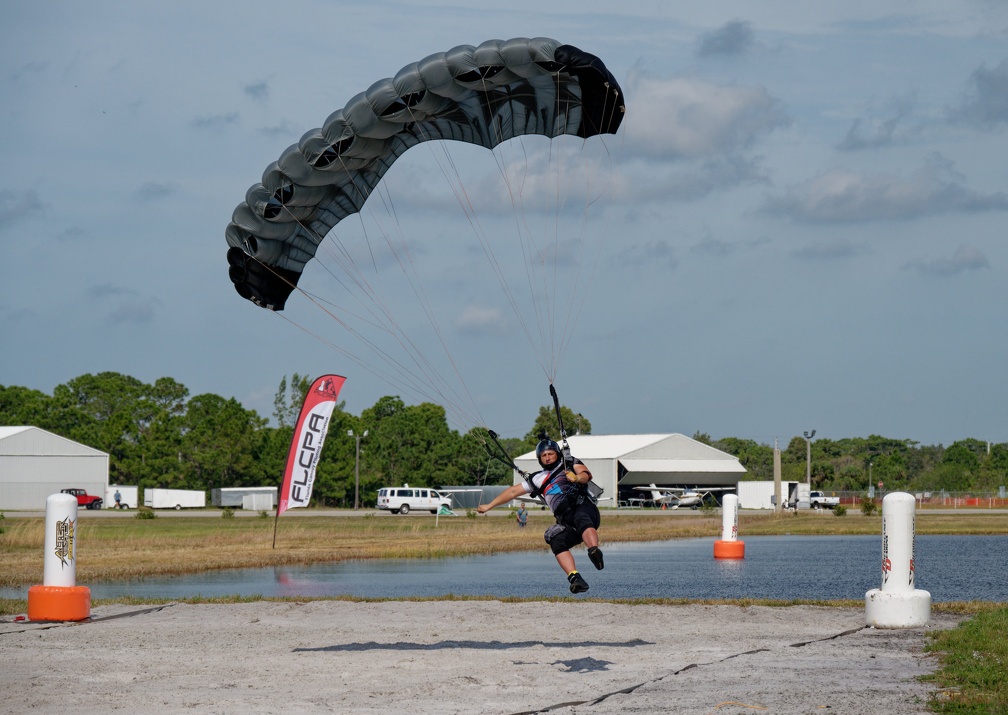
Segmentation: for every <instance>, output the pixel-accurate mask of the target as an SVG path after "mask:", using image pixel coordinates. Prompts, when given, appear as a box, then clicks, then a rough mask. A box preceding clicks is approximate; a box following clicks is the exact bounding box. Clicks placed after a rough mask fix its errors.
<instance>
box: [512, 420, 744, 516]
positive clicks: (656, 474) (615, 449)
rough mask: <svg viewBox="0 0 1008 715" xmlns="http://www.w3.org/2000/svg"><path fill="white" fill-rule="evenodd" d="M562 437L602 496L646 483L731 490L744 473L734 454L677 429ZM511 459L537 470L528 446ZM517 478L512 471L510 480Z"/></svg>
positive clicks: (622, 496)
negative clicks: (512, 475) (667, 431)
mask: <svg viewBox="0 0 1008 715" xmlns="http://www.w3.org/2000/svg"><path fill="white" fill-rule="evenodd" d="M567 442H568V444H569V445H570V448H571V454H572V455H573V456H575V457H577V458H578V459H580V460H581V461H582V462H584V463H585V466H587V467H588V469H590V470H591V473H592V480H593V481H595V482H596V483H597V484H598V485H599V486H600V487H602V488H603V489H605V494H604V495H603V496H604V497H609V498H610V499H620V500H624V499H625V498H626V497H628V496H631V495H633V494H636V495H637V496H640V492H635V490H634V489H633V488H634V487H638V486H648V485H650V484H654V485H656V486H659V487H691V488H703V487H731V488H732V489H734V488H735V486H736V484H737V483H738V482H739V480H740V479H742V478H743V477H744V476H745V473H746V469H745V467H743V466H742V464H741V462H739V461H738V458H737V457H734V456H732V455H730V454H728V453H727V452H722V451H721V450H719V449H715V448H714V447H711V446H709V445H706V444H704V443H703V442H698V441H696V440H695V439H691V438H689V437H687V436H685V435H681V434H678V433H672V434H610V435H593V434H587V435H574V436H573V437H568V438H567ZM515 464H516V465H517V467H518V468H519V469H522V470H524V471H526V472H536V471H538V470H539V469H540V467H539V462H538V461H537V460H536V455H535V452H534V451H532V452H527V453H525V454H523V455H521V456H520V457H518V458H517V459H515ZM520 479H521V475H519V474H518V473H515V475H514V483H515V484H517V483H518V481H519V480H520ZM608 503H609V504H614V503H615V502H613V501H610V502H608Z"/></svg>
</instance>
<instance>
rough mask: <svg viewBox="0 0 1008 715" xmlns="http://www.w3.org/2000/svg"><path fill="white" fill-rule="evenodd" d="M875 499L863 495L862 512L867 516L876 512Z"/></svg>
mask: <svg viewBox="0 0 1008 715" xmlns="http://www.w3.org/2000/svg"><path fill="white" fill-rule="evenodd" d="M875 508H876V507H875V500H874V499H869V498H868V497H861V513H862V514H864V515H865V516H871V515H872V514H874V513H875Z"/></svg>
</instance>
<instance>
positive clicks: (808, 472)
mask: <svg viewBox="0 0 1008 715" xmlns="http://www.w3.org/2000/svg"><path fill="white" fill-rule="evenodd" d="M804 434H805V483H806V484H808V487H809V491H811V490H812V438H813V437H815V430H812V433H811V434H810V433H808V432H805V433H804Z"/></svg>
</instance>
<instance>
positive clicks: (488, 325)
mask: <svg viewBox="0 0 1008 715" xmlns="http://www.w3.org/2000/svg"><path fill="white" fill-rule="evenodd" d="M453 324H454V325H455V329H456V330H458V331H459V332H461V333H501V332H503V331H504V330H505V329H506V328H507V324H508V321H507V318H505V316H504V312H503V311H502V310H501V309H500V308H487V307H484V306H477V305H467V306H466V307H465V308H463V309H462V312H461V313H460V314H459V315H458V316H457V317H456V318H455V320H454V321H453Z"/></svg>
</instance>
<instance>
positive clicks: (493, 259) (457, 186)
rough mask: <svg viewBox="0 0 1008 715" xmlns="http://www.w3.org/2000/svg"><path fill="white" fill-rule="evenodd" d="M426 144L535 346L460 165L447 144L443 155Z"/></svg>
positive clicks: (517, 316) (443, 149) (429, 143)
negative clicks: (477, 212)
mask: <svg viewBox="0 0 1008 715" xmlns="http://www.w3.org/2000/svg"><path fill="white" fill-rule="evenodd" d="M418 125H419V123H418ZM424 144H425V145H426V146H427V147H428V149H429V151H430V153H431V156H432V157H433V158H434V161H435V163H436V164H437V165H438V168H439V169H440V170H441V173H442V175H443V176H444V177H445V180H446V181H447V182H448V185H449V187H450V188H451V190H452V193H453V194H454V195H455V199H456V201H457V202H458V204H459V206H460V207H461V209H462V212H463V214H464V215H465V217H466V219H467V220H468V222H469V225H470V227H471V228H472V230H473V234H474V235H475V236H476V238H477V240H478V241H479V243H480V247H481V248H482V249H483V253H484V255H485V256H486V257H487V260H488V262H489V263H490V266H491V268H492V269H493V271H494V274H495V275H496V276H497V281H498V283H499V284H500V286H501V288H502V290H503V292H504V294H505V297H506V299H507V301H508V303H509V305H510V306H511V309H512V311H513V312H514V314H515V316H516V318H517V320H518V323H519V325H520V327H521V329H522V331H523V332H524V333H525V337H526V339H527V340H528V341H529V344H530V345H531V346H532V347H533V348H534V347H535V343H534V341H533V340H532V336H531V333H530V331H529V328H528V323H527V321H526V320H525V317H524V314H523V312H522V310H521V309H520V307H519V306H518V302H517V300H516V299H515V296H514V293H513V291H512V290H511V286H510V284H509V283H508V280H507V278H506V276H505V274H504V271H503V269H502V267H501V264H500V261H499V260H498V259H497V256H496V254H495V253H494V251H493V248H492V246H491V243H490V240H489V239H488V238H487V236H486V232H485V231H484V230H483V227H482V226H481V225H480V223H479V219H478V217H477V215H476V209H475V207H474V206H473V204H472V201H471V199H470V197H469V194H468V192H467V191H466V188H465V183H464V182H463V180H462V176H461V173H460V172H459V170H458V166H457V165H456V164H455V162H454V160H453V159H452V156H451V154H450V152H448V150H447V147H446V146H443V145H442V146H441V150H442V152H443V156H442V155H439V154H438V152H437V151H436V150H435V147H434V143H433V142H424ZM495 157H496V155H495Z"/></svg>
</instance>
